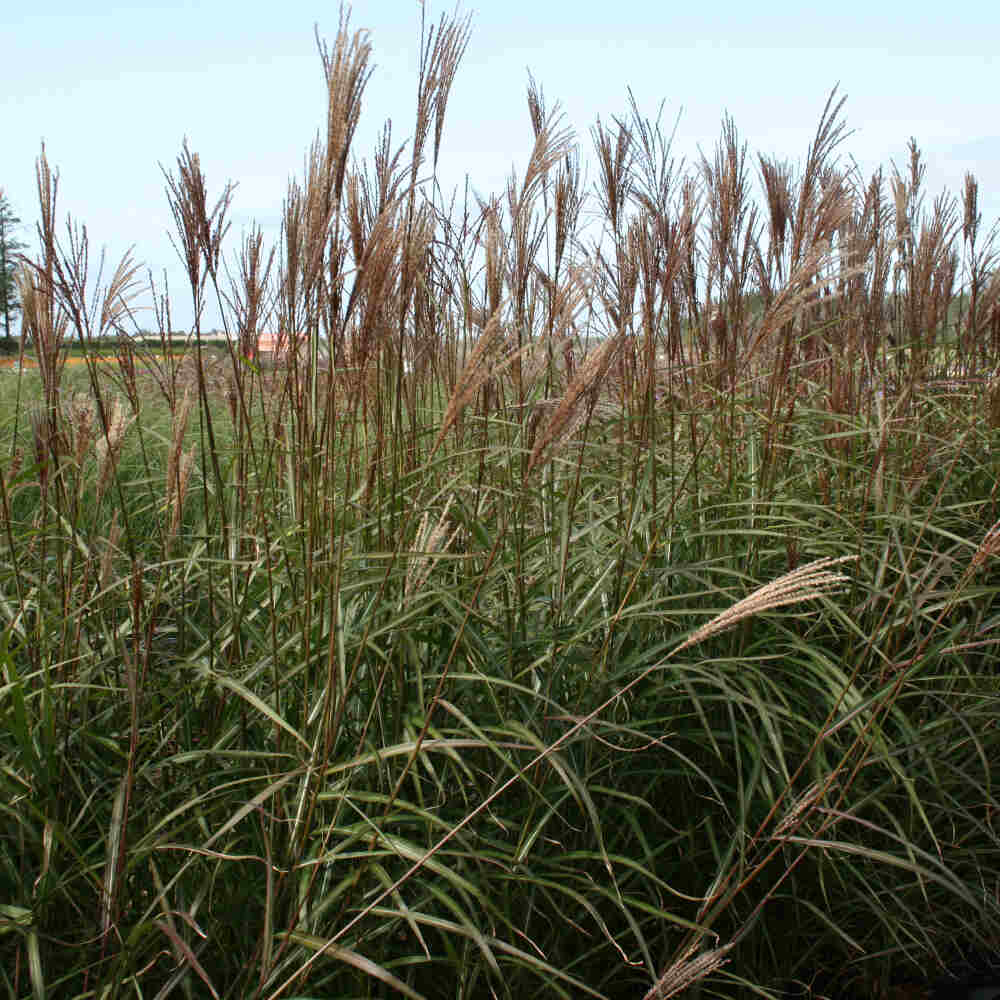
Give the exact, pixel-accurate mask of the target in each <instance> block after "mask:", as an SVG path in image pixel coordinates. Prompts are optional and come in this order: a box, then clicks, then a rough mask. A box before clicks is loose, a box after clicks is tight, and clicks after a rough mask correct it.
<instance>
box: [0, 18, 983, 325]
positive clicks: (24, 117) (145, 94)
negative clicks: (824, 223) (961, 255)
mask: <svg viewBox="0 0 1000 1000" xmlns="http://www.w3.org/2000/svg"><path fill="white" fill-rule="evenodd" d="M453 10H454V6H453V4H451V3H449V4H441V3H429V4H428V18H429V20H433V21H436V20H437V18H438V17H439V16H440V14H441V13H442V12H448V13H450V12H452V11H453ZM460 10H461V12H462V13H471V14H472V37H471V41H470V44H469V47H468V50H467V52H466V56H465V59H464V61H463V63H462V66H461V68H460V70H459V75H458V78H457V80H456V83H455V87H454V90H453V92H452V97H451V100H450V102H449V107H448V115H447V120H446V126H445V137H444V145H443V150H442V157H441V165H440V166H441V171H440V173H441V176H442V178H443V180H444V183H445V185H446V186H451V185H455V184H460V183H461V182H462V180H463V178H464V176H465V174H466V173H468V174H469V175H470V178H471V182H472V185H473V186H474V187H475V188H476V189H477V190H479V191H481V192H484V193H485V192H489V191H498V190H499V189H500V188H501V186H502V184H503V182H504V178H505V177H506V175H507V174H508V173H509V171H510V169H511V167H512V165H517V166H518V167H523V164H524V162H525V160H526V156H527V152H528V150H529V149H530V145H531V138H532V133H531V127H530V122H529V119H528V115H527V110H526V103H525V88H526V84H527V78H528V71H529V70H530V71H531V72H532V74H533V75H534V77H535V79H536V80H537V81H538V83H539V84H540V85H541V86H542V88H543V89H544V92H545V96H546V99H547V101H548V102H549V104H552V103H554V102H555V101H559V102H560V103H561V104H562V106H563V109H564V110H565V112H566V119H567V122H568V123H569V124H571V125H572V126H573V127H574V128H575V129H576V131H577V134H578V135H579V136H580V139H581V145H582V149H583V152H584V159H585V162H587V160H588V159H589V149H590V142H589V133H590V127H591V126H592V125H593V123H594V121H595V119H596V117H597V116H598V115H600V116H601V117H602V118H603V119H604V120H608V119H610V117H611V116H612V115H622V114H624V113H625V111H626V109H627V94H626V87H631V88H632V90H633V92H634V93H635V96H636V98H637V100H638V102H639V106H640V109H641V110H642V112H643V113H644V114H646V115H648V116H651V117H652V116H655V114H656V112H657V109H658V107H659V105H660V102H661V101H665V102H666V104H665V109H664V120H665V122H666V123H667V124H668V126H672V124H673V121H674V120H675V119H676V118H677V116H678V114H679V115H680V122H679V126H678V130H677V138H676V141H675V146H674V150H675V153H676V154H677V155H678V157H684V158H687V159H688V160H693V159H695V158H696V157H697V155H698V149H699V147H700V148H701V149H703V150H704V151H705V152H706V153H708V154H710V153H711V149H712V147H713V145H714V143H715V140H716V138H717V136H718V133H719V123H720V119H721V117H722V115H723V113H725V112H728V113H729V114H731V115H732V116H733V118H734V120H735V122H736V126H737V128H738V130H739V133H740V136H741V138H742V139H745V140H746V141H747V142H748V143H749V148H750V151H751V153H756V152H757V151H761V152H766V153H769V154H774V153H776V154H779V155H781V156H784V157H787V158H789V159H792V160H793V161H798V162H801V161H802V160H803V159H804V156H805V153H806V149H807V147H808V144H809V141H810V140H811V138H812V136H813V134H814V131H815V128H816V123H817V120H818V117H819V114H820V112H821V110H822V108H823V104H824V102H825V100H826V97H827V95H828V94H829V92H830V90H831V88H832V87H833V86H834V84H837V83H839V84H840V89H841V92H842V93H844V94H846V95H847V97H848V101H847V104H846V107H845V112H846V117H847V121H848V124H849V126H850V127H851V128H853V129H854V130H856V131H855V134H854V135H853V136H852V137H851V138H850V139H848V141H847V142H846V144H845V145H844V147H842V150H843V153H844V154H849V155H851V156H853V157H854V158H855V159H856V160H857V161H858V162H859V163H860V164H861V165H862V167H864V168H865V169H866V170H870V169H871V168H873V167H875V166H876V165H877V164H879V163H882V164H884V165H886V166H888V164H889V161H890V159H894V160H895V162H896V163H897V164H898V165H899V166H901V167H902V166H903V165H904V163H905V160H906V142H907V140H908V138H909V136H911V135H913V136H915V137H916V139H917V141H918V143H919V145H920V146H921V148H922V149H923V150H924V152H925V153H926V156H927V163H928V171H927V194H928V198H930V196H933V195H934V194H936V193H938V192H939V191H940V190H941V189H942V187H945V186H947V187H949V188H950V189H951V190H952V191H953V192H954V193H956V194H957V193H958V192H959V190H960V187H961V184H962V179H963V176H964V173H965V171H966V170H973V171H974V172H975V173H976V174H977V176H978V178H979V181H980V190H981V208H982V211H983V216H984V223H985V224H987V225H989V224H990V223H992V222H993V221H994V220H995V219H996V218H997V216H998V214H1000V120H998V117H997V113H996V112H997V103H996V100H997V98H996V93H997V90H996V88H997V69H998V63H997V60H996V57H995V55H994V51H995V48H996V45H995V39H996V38H997V37H1000V5H993V4H989V5H988V4H980V3H976V2H970V3H964V4H941V3H940V2H939V0H937V2H935V3H934V4H929V3H923V2H918V0H911V2H908V3H905V4H903V3H896V2H892V3H885V2H883V3H879V4H876V3H873V2H871V0H868V2H865V3H859V2H854V0H847V2H844V3H840V4H839V5H834V4H823V5H804V4H802V3H768V4H765V5H763V7H762V8H761V7H758V8H757V9H751V8H750V6H749V5H747V4H745V3H733V2H729V0H715V2H713V3H712V4H693V3H690V2H689V3H687V4H685V5H683V7H682V6H681V5H679V4H673V3H670V2H663V0H661V2H628V0H623V2H619V3H611V2H608V0H602V2H591V0H575V2H569V0H530V2H529V0H502V2H501V0H486V2H482V0H480V2H479V3H477V4H472V3H467V4H463V5H462V6H461V8H460ZM314 24H318V26H319V31H320V35H321V36H322V37H324V38H326V39H328V40H331V41H332V39H333V38H334V37H335V34H336V30H337V24H338V5H337V4H336V3H306V2H303V0H280V2H274V0H269V2H266V3H264V2H258V0H201V2H198V3H195V2H183V0H162V2H159V3H145V4H135V3H118V4H115V3H106V2H95V0H90V2H88V0H45V3H44V4H43V3H38V2H36V3H35V4H34V5H32V4H20V3H19V4H12V3H11V4H7V3H5V4H2V7H0V37H3V38H5V39H8V40H10V41H11V42H12V43H13V44H5V45H4V49H3V53H2V60H3V61H2V63H0V66H2V69H0V78H2V86H0V106H2V111H3V114H2V120H3V139H2V144H0V187H3V188H4V189H5V191H6V193H7V196H8V198H9V199H10V200H11V202H12V204H13V207H14V209H15V211H16V212H17V214H18V215H20V217H21V219H22V220H23V221H24V222H25V223H27V225H26V226H25V227H24V229H23V231H22V237H28V238H30V239H31V241H32V242H33V241H34V223H35V220H36V218H37V199H36V194H35V182H34V161H35V157H36V156H37V154H38V151H39V147H40V143H41V141H42V140H44V141H45V143H46V149H47V152H48V157H49V162H50V164H51V165H52V166H53V167H55V168H58V169H59V172H60V189H59V190H60V196H59V206H58V208H59V215H60V219H61V220H64V219H65V215H66V212H67V211H68V212H71V213H72V214H73V215H74V217H75V218H77V219H79V221H81V222H83V223H86V225H87V227H88V231H89V233H90V238H91V242H92V245H93V246H94V247H95V249H96V248H99V247H101V246H106V247H107V248H108V252H109V254H110V255H112V257H113V258H117V256H119V255H120V254H121V253H122V252H123V251H124V250H125V249H127V247H128V246H129V245H131V244H135V245H136V255H137V257H138V258H140V259H141V260H143V261H144V262H145V263H146V264H147V265H149V266H150V267H151V268H152V269H153V271H154V273H155V274H157V275H159V274H160V273H161V272H162V271H163V269H164V268H166V269H167V270H168V272H169V278H170V283H171V292H172V298H173V300H174V317H175V324H176V325H177V326H183V325H186V324H187V323H188V322H189V321H190V308H189V306H188V304H187V296H186V295H185V293H184V285H183V275H182V272H181V271H180V269H179V267H178V266H177V264H176V258H175V255H174V252H173V250H172V248H171V246H170V243H169V242H168V240H167V237H166V235H165V233H166V230H167V229H168V228H169V225H170V213H169V210H168V208H167V203H166V199H165V198H164V195H163V178H162V175H161V173H160V170H159V166H158V164H159V163H162V164H164V165H165V166H168V167H172V166H173V165H174V163H175V160H176V156H177V153H178V152H179V150H180V146H181V141H182V139H183V138H184V137H185V136H186V137H187V138H188V141H189V144H190V147H191V149H192V150H193V151H196V152H198V153H199V154H200V156H201V162H202V166H203V168H204V170H205V172H206V175H207V178H208V184H209V191H210V193H215V192H218V191H219V190H221V187H222V185H223V183H224V182H225V180H227V179H232V180H234V181H237V182H238V184H239V187H238V188H237V192H236V196H235V200H234V204H233V214H232V219H233V232H232V235H233V237H235V238H234V239H233V240H232V244H231V252H234V251H235V250H236V247H237V244H238V237H239V232H240V229H241V227H243V226H245V225H246V224H247V223H248V222H249V221H250V220H251V219H256V220H258V221H259V222H260V223H261V224H263V225H264V226H265V232H266V233H267V234H268V235H276V231H277V230H276V228H275V227H276V223H277V220H278V218H279V215H280V210H281V203H282V200H283V198H284V196H285V191H286V185H287V180H288V177H289V176H290V175H291V174H298V173H299V172H300V171H301V166H302V158H303V154H304V152H305V150H306V148H307V147H308V144H309V142H310V141H311V139H312V138H313V136H314V135H315V132H316V128H317V126H318V124H319V123H320V122H321V121H322V117H323V111H324V87H323V75H322V66H321V63H320V60H319V57H318V55H317V53H316V47H315V42H314V38H313V25H314ZM351 24H352V26H353V27H356V28H367V29H369V30H370V31H371V38H372V43H373V49H374V53H373V62H374V64H375V70H374V74H373V76H372V80H371V83H370V85H369V88H368V90H367V92H366V100H365V107H364V112H363V115H362V122H361V127H360V129H359V134H358V141H357V143H356V147H355V148H356V151H357V152H361V153H364V154H365V155H368V153H369V151H370V149H371V148H372V144H373V141H374V138H375V136H376V134H377V132H378V131H379V130H380V128H381V125H382V123H383V121H384V120H385V119H386V118H391V119H392V120H393V125H394V136H395V137H397V138H398V139H399V140H402V139H404V138H406V137H408V136H409V135H410V132H411V130H412V121H413V105H414V92H415V87H416V59H417V46H418V38H419V25H420V5H419V3H418V2H417V0H356V2H355V3H354V5H353V13H352V17H351ZM589 176H590V177H591V178H593V176H594V174H593V171H592V170H591V171H590V173H589ZM209 318H210V319H211V317H209ZM150 323H151V320H150Z"/></svg>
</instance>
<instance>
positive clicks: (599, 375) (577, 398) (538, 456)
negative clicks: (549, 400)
mask: <svg viewBox="0 0 1000 1000" xmlns="http://www.w3.org/2000/svg"><path fill="white" fill-rule="evenodd" d="M620 346H621V338H620V337H609V338H608V339H607V340H605V341H604V342H603V343H602V344H601V345H600V346H599V347H598V348H597V349H596V350H594V351H592V352H591V353H590V354H589V355H588V356H587V358H586V360H585V361H584V362H583V364H582V365H581V366H580V370H579V371H578V372H577V373H576V375H575V376H574V377H573V380H572V381H571V382H570V384H569V387H568V388H567V389H566V394H565V395H564V396H563V398H562V400H561V401H560V403H559V405H558V406H557V407H556V410H555V412H554V413H553V414H552V416H551V417H550V418H549V420H548V422H547V423H546V424H545V426H544V427H543V428H542V430H541V432H540V433H539V435H538V441H537V442H536V444H535V447H534V448H533V449H532V452H531V459H530V461H529V462H528V472H529V473H530V472H531V471H532V470H533V469H535V468H536V466H538V465H540V464H541V463H542V461H543V460H544V457H545V453H546V451H547V450H548V449H549V448H550V447H551V446H553V445H557V444H559V443H560V442H562V441H564V440H565V439H566V438H567V437H569V436H570V435H571V434H572V433H573V432H574V431H575V430H576V428H577V427H579V426H580V423H581V421H582V420H583V419H584V417H585V416H586V408H585V407H584V405H583V404H584V403H585V402H586V401H588V400H589V403H590V406H591V407H592V406H593V405H594V403H596V402H597V395H598V393H599V392H600V388H601V385H602V384H603V382H604V379H605V378H606V376H607V374H608V370H609V369H610V367H611V365H612V363H613V361H614V359H615V357H616V356H617V354H618V350H619V348H620Z"/></svg>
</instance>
